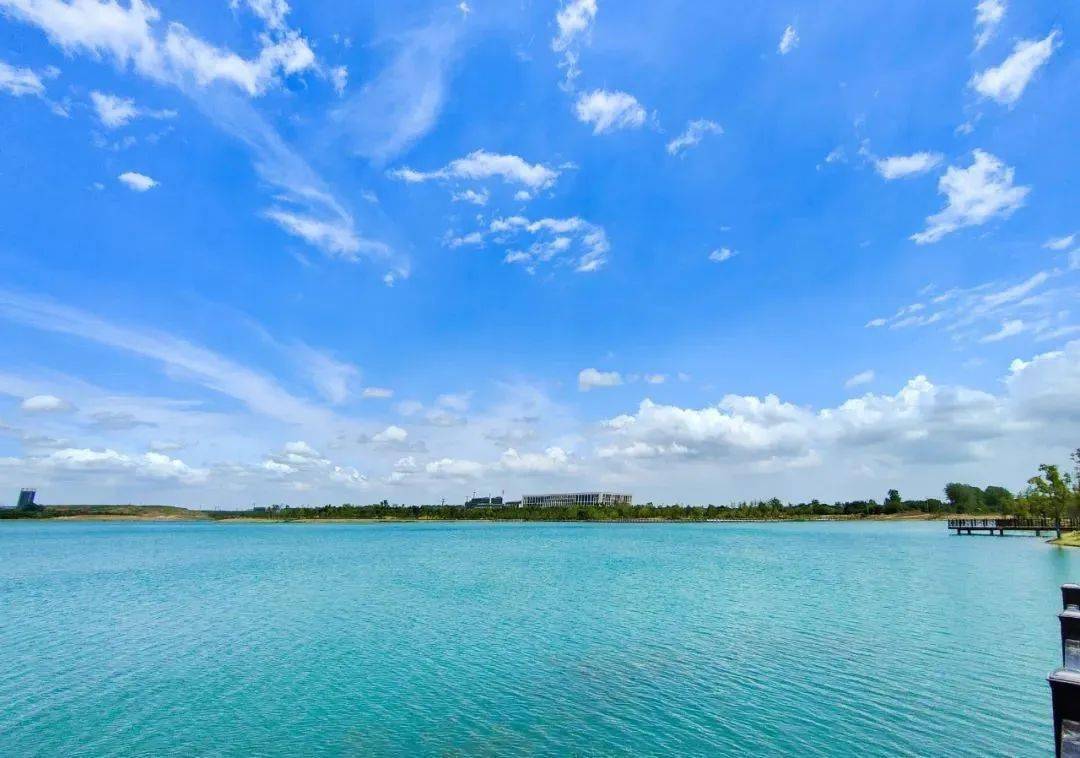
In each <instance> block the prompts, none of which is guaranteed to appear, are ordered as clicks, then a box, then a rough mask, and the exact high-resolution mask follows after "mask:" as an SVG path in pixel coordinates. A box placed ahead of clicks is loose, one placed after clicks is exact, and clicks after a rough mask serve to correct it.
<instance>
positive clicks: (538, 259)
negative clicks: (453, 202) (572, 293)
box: [446, 216, 611, 274]
mask: <svg viewBox="0 0 1080 758" xmlns="http://www.w3.org/2000/svg"><path fill="white" fill-rule="evenodd" d="M526 234H528V235H532V236H533V237H535V238H537V239H536V241H534V242H532V243H531V244H529V245H528V246H527V247H526V248H524V249H518V248H513V249H511V250H509V252H507V253H506V255H505V256H504V257H503V262H505V263H518V264H521V265H522V266H524V267H525V270H526V271H528V272H529V273H530V274H533V273H535V272H536V271H537V268H538V267H539V266H540V265H541V264H546V263H552V262H554V263H556V264H564V265H571V266H573V267H574V271H576V272H578V273H591V272H594V271H599V270H600V269H601V268H602V267H603V266H604V264H606V263H607V256H608V253H609V252H611V245H610V244H609V243H608V238H607V233H606V232H605V231H604V229H603V227H600V226H597V225H596V224H592V223H590V222H588V221H585V220H584V219H581V218H578V217H577V216H574V217H571V218H542V219H538V220H536V221H532V220H530V219H528V218H525V217H524V216H508V217H506V218H496V219H494V220H493V221H492V222H491V223H490V224H489V225H488V228H487V229H486V230H483V231H476V232H471V233H469V234H466V235H464V236H462V237H451V238H449V239H448V240H447V242H446V244H447V245H449V246H450V247H452V248H457V247H463V246H466V245H483V244H485V242H486V241H487V240H488V239H491V240H493V241H494V242H496V243H498V244H499V245H501V246H508V245H510V244H512V242H513V241H514V240H515V239H517V238H519V237H521V236H523V235H526Z"/></svg>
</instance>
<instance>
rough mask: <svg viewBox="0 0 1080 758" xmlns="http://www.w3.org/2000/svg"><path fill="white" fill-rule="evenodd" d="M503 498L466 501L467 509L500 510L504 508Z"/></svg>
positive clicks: (480, 498)
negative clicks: (493, 508) (501, 507)
mask: <svg viewBox="0 0 1080 758" xmlns="http://www.w3.org/2000/svg"><path fill="white" fill-rule="evenodd" d="M502 504H503V499H502V498H501V497H474V498H470V499H468V500H466V501H465V507H466V508H491V507H495V508H498V507H500V506H502Z"/></svg>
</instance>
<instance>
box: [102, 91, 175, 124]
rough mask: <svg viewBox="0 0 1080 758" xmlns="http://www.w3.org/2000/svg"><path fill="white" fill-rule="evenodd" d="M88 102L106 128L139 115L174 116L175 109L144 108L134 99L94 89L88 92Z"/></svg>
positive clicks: (158, 117) (161, 117) (124, 122)
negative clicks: (136, 103)
mask: <svg viewBox="0 0 1080 758" xmlns="http://www.w3.org/2000/svg"><path fill="white" fill-rule="evenodd" d="M90 102H91V103H92V104H93V106H94V111H95V112H96V113H97V117H98V121H100V122H101V125H102V126H104V127H106V128H107V129H117V128H119V127H121V126H126V125H127V124H128V123H130V122H131V121H132V120H133V119H135V118H138V117H140V116H142V117H146V118H157V119H164V118H174V117H175V116H176V111H171V110H146V109H144V108H139V107H138V106H136V105H135V101H134V100H133V99H131V98H129V97H119V96H118V95H110V94H108V93H105V92H98V91H97V90H94V91H93V92H91V93H90Z"/></svg>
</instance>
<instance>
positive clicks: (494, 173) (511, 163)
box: [390, 150, 559, 192]
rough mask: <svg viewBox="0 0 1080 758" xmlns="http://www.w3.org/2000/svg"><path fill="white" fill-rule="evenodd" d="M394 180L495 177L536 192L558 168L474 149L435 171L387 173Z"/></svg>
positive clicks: (552, 179)
mask: <svg viewBox="0 0 1080 758" xmlns="http://www.w3.org/2000/svg"><path fill="white" fill-rule="evenodd" d="M390 175H391V176H392V177H394V178H395V179H400V180H402V181H405V182H409V183H419V182H427V181H431V180H434V179H457V180H472V181H483V180H485V179H491V178H498V179H502V180H503V181H504V182H506V183H507V184H518V185H521V186H524V187H527V188H528V189H529V190H530V191H533V192H536V191H539V190H542V189H547V188H548V187H551V186H552V185H554V184H555V181H556V180H557V179H558V178H559V170H558V169H554V168H551V167H549V166H545V165H543V164H542V163H529V162H528V161H526V160H525V159H523V158H521V157H519V156H517V155H500V154H498V153H491V152H488V151H487V150H475V151H473V152H471V153H469V154H468V155H466V156H465V157H464V158H458V159H457V160H454V161H451V162H450V163H449V164H447V165H446V166H443V167H442V168H440V169H437V170H435V171H416V170H414V169H411V168H400V169H397V170H395V171H392V172H390Z"/></svg>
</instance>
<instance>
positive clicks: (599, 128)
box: [574, 89, 648, 134]
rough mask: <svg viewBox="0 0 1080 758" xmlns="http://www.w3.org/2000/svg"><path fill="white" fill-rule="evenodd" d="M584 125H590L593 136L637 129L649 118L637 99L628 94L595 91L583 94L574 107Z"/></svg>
mask: <svg viewBox="0 0 1080 758" xmlns="http://www.w3.org/2000/svg"><path fill="white" fill-rule="evenodd" d="M574 112H575V113H576V114H577V117H578V120H579V121H581V122H582V123H583V124H590V125H592V128H593V134H607V133H608V132H612V131H616V130H618V129H636V128H639V127H641V126H642V125H644V123H645V121H646V120H647V118H648V114H646V113H645V109H644V108H642V107H641V103H639V102H638V101H637V98H636V97H634V96H633V95H630V94H627V93H626V92H612V91H608V90H600V89H598V90H593V91H592V92H583V93H581V95H580V96H579V97H578V99H577V102H576V103H575V105H574Z"/></svg>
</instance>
